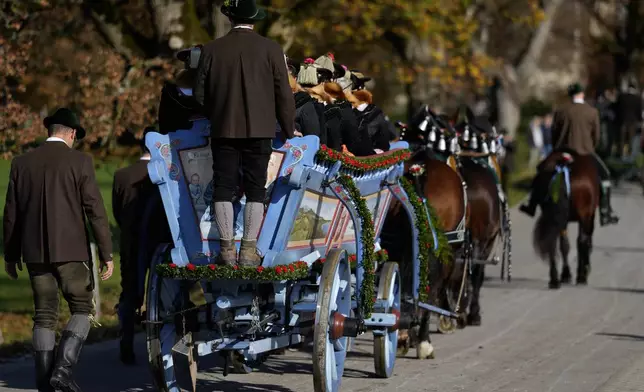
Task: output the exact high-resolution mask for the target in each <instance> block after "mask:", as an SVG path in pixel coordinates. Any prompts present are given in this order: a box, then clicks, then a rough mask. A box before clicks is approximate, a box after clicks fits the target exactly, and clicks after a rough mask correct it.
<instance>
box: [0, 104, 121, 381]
mask: <svg viewBox="0 0 644 392" xmlns="http://www.w3.org/2000/svg"><path fill="white" fill-rule="evenodd" d="M44 125H45V127H46V128H47V129H48V131H49V138H48V139H47V141H46V142H45V143H44V144H43V145H42V146H40V147H38V148H36V149H35V150H33V151H31V152H28V153H26V154H24V155H22V156H19V157H16V158H15V159H14V160H13V162H12V164H11V174H10V177H9V185H8V188H7V200H6V204H5V209H4V249H5V261H6V264H5V270H6V272H7V274H8V275H9V276H10V277H11V278H12V279H16V278H17V277H18V274H17V269H19V270H22V262H24V263H25V264H26V265H27V271H28V272H29V279H30V281H31V288H32V290H33V297H34V308H35V315H34V328H33V346H34V351H35V361H36V384H37V388H38V391H41V392H42V391H48V392H53V391H54V390H59V391H63V392H78V391H80V388H79V387H78V385H77V384H76V382H75V381H74V379H73V377H72V368H73V366H74V365H75V364H76V363H77V362H78V358H79V356H80V353H81V350H82V347H83V343H84V342H85V339H86V338H87V334H88V333H89V329H90V317H91V315H92V313H93V310H94V304H93V302H92V301H93V291H94V288H95V282H94V278H93V274H92V265H91V261H92V258H91V252H90V246H89V245H90V242H89V233H88V232H87V226H86V220H89V224H90V226H91V227H92V231H93V233H94V237H95V239H96V242H97V244H98V253H99V258H100V262H101V273H102V274H101V279H102V280H106V279H108V278H109V277H110V276H111V275H112V271H113V268H114V266H113V264H112V243H111V238H110V237H111V235H110V228H109V224H108V220H107V213H106V211H105V206H104V205H103V199H102V198H101V194H100V192H99V189H98V184H97V183H96V179H95V175H94V166H93V163H92V158H91V157H90V156H89V155H87V154H84V153H82V152H79V151H76V150H74V149H73V148H72V146H73V143H74V141H75V140H80V139H82V138H83V137H84V136H85V130H84V129H83V128H82V127H81V126H80V124H79V122H78V118H77V117H76V115H74V113H72V112H71V111H70V110H69V109H64V108H63V109H59V110H57V111H56V113H54V115H53V116H51V117H47V118H46V119H45V121H44ZM59 290H61V291H62V292H63V296H64V298H65V300H66V301H67V303H68V305H69V309H70V312H71V314H72V316H71V318H70V320H69V322H68V323H67V326H66V327H65V329H64V330H63V332H62V337H61V339H60V342H59V346H58V351H57V356H56V358H55V359H54V346H55V342H56V334H55V328H56V324H57V322H58V301H59V296H58V291H59Z"/></svg>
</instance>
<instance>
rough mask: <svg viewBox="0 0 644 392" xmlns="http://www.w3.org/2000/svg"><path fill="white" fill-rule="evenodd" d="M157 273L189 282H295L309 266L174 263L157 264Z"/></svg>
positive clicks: (307, 270) (300, 262)
mask: <svg viewBox="0 0 644 392" xmlns="http://www.w3.org/2000/svg"><path fill="white" fill-rule="evenodd" d="M157 273H158V274H159V276H162V277H164V278H173V279H189V280H200V279H206V280H215V279H244V280H259V281H275V280H297V279H304V278H306V277H308V276H309V274H310V272H309V266H308V264H307V263H305V262H304V261H296V262H294V263H291V264H286V265H277V266H275V267H263V266H259V267H242V266H237V265H234V266H230V265H216V264H208V265H194V264H192V263H188V265H186V266H185V267H179V266H178V265H176V264H174V263H166V264H159V265H158V266H157Z"/></svg>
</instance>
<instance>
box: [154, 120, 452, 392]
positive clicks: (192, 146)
mask: <svg viewBox="0 0 644 392" xmlns="http://www.w3.org/2000/svg"><path fill="white" fill-rule="evenodd" d="M209 134H210V127H209V123H208V121H206V120H197V121H195V122H194V123H193V127H192V129H190V130H180V131H176V132H172V133H170V134H167V135H161V134H157V133H150V134H148V135H147V136H146V146H147V147H148V148H149V150H150V151H151V154H152V159H151V161H150V163H149V166H148V171H149V175H150V178H151V179H152V182H153V183H155V184H157V185H158V187H159V190H160V194H161V198H162V201H163V207H164V210H165V213H166V215H167V220H168V223H169V226H170V231H171V234H172V239H173V243H172V244H165V245H161V246H159V248H158V249H157V251H156V254H155V255H154V258H153V260H152V264H151V268H150V273H149V275H148V284H147V294H146V297H147V300H146V301H147V302H146V307H147V312H146V314H147V316H146V331H147V345H148V352H149V362H150V365H151V368H152V372H153V376H154V380H155V384H156V386H157V388H158V389H159V390H161V391H180V390H181V389H187V390H194V389H195V388H196V375H197V361H198V359H199V358H200V357H204V356H207V355H210V354H213V353H220V354H222V355H223V357H224V360H225V361H226V366H225V370H224V372H226V371H227V369H228V365H232V366H233V367H234V368H236V369H237V370H241V371H250V369H251V368H252V367H256V366H258V365H259V364H261V362H262V361H263V360H265V359H266V357H267V356H268V355H269V354H271V353H274V352H276V351H278V350H281V349H284V348H286V347H289V346H293V345H297V344H300V343H303V342H307V341H308V340H309V339H312V340H313V357H312V360H313V370H314V371H313V379H314V387H315V390H316V391H338V390H339V389H340V383H341V379H342V373H343V370H344V363H345V358H346V354H347V349H348V346H349V339H350V338H352V337H356V336H358V335H359V334H362V333H365V332H367V331H371V332H372V333H373V340H374V365H375V371H376V374H377V375H378V376H380V377H389V376H391V375H392V372H393V368H394V364H395V360H396V349H397V341H398V330H399V328H401V323H404V322H405V320H407V319H409V318H408V317H405V315H404V314H402V313H401V307H402V305H403V303H407V304H411V306H412V307H413V308H414V309H417V308H418V307H419V306H420V307H423V308H425V309H430V310H432V311H435V312H439V313H442V314H444V315H447V316H453V314H451V313H450V312H446V311H442V310H441V309H438V308H435V307H433V306H432V305H430V304H428V303H426V302H427V301H426V300H425V296H424V295H423V291H424V290H421V287H423V288H424V287H425V286H424V284H426V281H427V279H428V275H429V260H427V257H422V255H423V254H425V253H426V252H427V249H431V248H432V244H431V243H428V242H431V235H430V236H429V237H430V239H429V240H427V239H425V240H423V241H424V242H421V241H419V238H420V237H419V235H420V234H419V229H418V228H419V227H421V228H422V227H425V228H427V227H430V228H431V219H430V217H429V214H428V212H427V209H426V208H424V209H423V208H422V207H420V206H421V204H422V199H421V198H419V197H418V196H417V195H413V194H409V193H408V192H406V189H407V190H409V189H408V188H404V187H403V186H401V176H402V175H403V171H404V161H405V160H406V159H408V158H409V151H408V149H407V147H408V145H407V143H405V142H397V143H394V144H392V146H391V150H390V151H389V152H387V153H384V154H381V155H376V156H371V157H364V158H355V157H352V156H349V155H345V154H342V153H340V152H336V151H332V150H329V149H327V148H326V147H325V146H320V144H319V139H318V138H317V137H315V136H307V137H302V138H296V139H292V140H289V141H287V142H286V143H285V144H284V145H282V146H281V147H280V148H279V149H276V150H274V151H273V154H272V156H271V160H270V164H269V170H268V181H267V184H266V187H267V200H266V203H265V206H266V210H265V218H264V221H263V224H262V228H261V231H260V234H259V238H258V241H257V246H258V250H259V252H260V253H261V254H262V256H263V262H262V264H261V266H259V267H257V268H252V267H242V266H224V265H217V264H216V262H215V260H216V256H217V254H218V248H219V234H218V232H217V228H216V225H215V223H214V217H213V214H212V210H211V205H212V203H211V201H212V182H211V179H212V155H211V149H210V145H209ZM393 200H397V202H398V203H400V204H401V205H402V206H403V208H404V210H405V211H406V214H407V215H408V217H409V218H410V222H411V226H412V228H411V230H412V233H413V241H412V242H413V246H412V255H413V257H412V259H413V267H412V268H410V269H411V270H412V271H413V277H410V279H409V282H412V283H411V284H412V287H407V290H405V292H407V293H409V295H408V296H405V295H403V290H402V287H401V286H402V283H401V282H402V278H401V272H400V270H399V266H398V264H397V263H395V262H392V261H388V260H387V252H386V251H385V250H382V249H380V246H379V235H380V232H381V229H382V226H383V222H384V220H385V218H386V216H387V212H388V209H389V206H390V204H391V203H392V202H393ZM234 204H235V213H236V218H235V221H236V222H240V221H241V220H242V219H241V216H243V213H242V210H243V208H244V199H243V198H242V199H240V200H238V201H236V202H235V203H234ZM236 226H237V227H236V232H237V236H236V240H237V241H239V240H240V239H241V232H242V228H241V227H240V226H241V224H238V225H236ZM432 230H433V229H432ZM426 237H427V236H425V237H423V238H426ZM433 245H434V246H435V245H436V244H435V243H434V244H433ZM423 301H424V302H423Z"/></svg>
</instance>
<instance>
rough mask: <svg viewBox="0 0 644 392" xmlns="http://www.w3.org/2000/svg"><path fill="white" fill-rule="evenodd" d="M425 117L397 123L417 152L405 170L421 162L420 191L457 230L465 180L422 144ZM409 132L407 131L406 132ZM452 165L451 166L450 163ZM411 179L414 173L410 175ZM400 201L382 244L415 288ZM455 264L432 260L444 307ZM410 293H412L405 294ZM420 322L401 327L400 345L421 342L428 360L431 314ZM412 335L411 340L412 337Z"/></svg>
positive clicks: (434, 287) (420, 353) (435, 288)
mask: <svg viewBox="0 0 644 392" xmlns="http://www.w3.org/2000/svg"><path fill="white" fill-rule="evenodd" d="M424 116H425V114H424V112H423V110H421V111H420V112H419V114H418V115H417V116H415V118H414V119H412V121H414V123H413V124H411V126H409V127H408V126H407V125H404V124H398V125H399V126H400V127H402V128H403V132H402V134H401V139H402V140H406V141H409V142H410V146H411V147H412V149H414V150H416V153H415V154H414V156H413V157H412V159H411V160H410V161H409V162H408V163H407V165H406V172H407V173H409V168H410V166H411V165H412V164H421V165H422V166H423V168H424V170H425V175H423V176H421V177H420V178H419V181H417V182H416V185H417V191H418V193H419V194H421V195H423V196H424V197H425V198H426V199H427V200H428V202H429V204H430V205H431V206H432V207H433V209H434V210H435V212H436V218H437V219H438V221H439V222H440V225H441V228H442V229H443V230H445V232H453V231H455V230H457V228H458V227H459V224H460V223H461V221H462V220H463V218H464V216H465V215H466V203H465V193H464V191H463V181H462V179H461V178H460V176H459V174H458V173H457V171H456V170H457V169H456V165H455V162H454V160H453V159H452V160H451V161H450V160H448V163H445V162H443V161H442V160H439V159H436V158H435V157H434V156H433V155H432V154H431V151H428V150H426V149H424V148H423V146H419V145H418V142H419V141H420V142H421V143H422V144H424V139H423V138H424V135H422V131H420V130H419V128H418V124H419V123H420V121H421V120H422V118H423V117H424ZM405 131H407V132H405ZM450 164H451V165H450ZM407 176H408V177H409V178H412V176H411V175H409V174H407ZM401 207H402V205H401V204H400V203H398V202H396V203H392V205H391V207H390V210H389V213H388V215H387V220H386V221H385V225H384V227H383V236H382V239H383V245H384V247H385V248H386V249H387V250H388V251H389V253H390V255H391V256H393V257H394V260H400V261H401V265H400V267H401V276H402V277H403V288H410V287H413V285H412V279H413V276H412V274H413V263H412V262H411V261H412V252H411V249H412V246H411V238H412V235H411V234H412V233H411V226H410V224H409V219H408V217H407V216H406V214H405V213H404V210H403V209H402V208H401ZM462 244H463V242H460V243H457V244H454V246H455V250H456V251H457V252H458V251H460V252H463V249H461V248H463V247H462ZM454 266H455V263H449V264H444V263H441V262H439V261H438V260H437V259H436V258H434V257H433V255H432V258H431V260H430V282H429V283H430V289H431V291H430V293H429V294H430V301H429V302H430V303H432V304H435V305H437V306H439V307H442V308H449V304H448V298H447V296H446V287H447V286H448V285H449V281H450V279H451V277H452V276H453V275H454V274H453V271H454ZM406 294H407V296H410V295H412V294H413V293H410V292H408V293H406ZM419 316H420V321H419V322H418V323H417V325H414V324H412V325H411V327H412V331H414V333H413V334H414V335H417V336H411V337H410V336H409V335H408V334H407V333H406V332H407V331H406V330H401V333H400V335H399V336H400V338H399V345H401V346H402V347H405V346H407V347H409V346H410V345H411V343H412V341H413V340H417V341H418V342H419V344H418V346H417V357H418V358H419V359H425V358H429V357H432V356H433V351H434V349H433V346H432V344H431V340H430V336H429V324H430V313H429V312H428V311H425V310H420V315H419ZM410 338H412V339H410Z"/></svg>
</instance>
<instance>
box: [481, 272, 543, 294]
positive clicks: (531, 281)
mask: <svg viewBox="0 0 644 392" xmlns="http://www.w3.org/2000/svg"><path fill="white" fill-rule="evenodd" d="M483 288H484V289H485V288H493V289H503V290H538V291H542V290H545V291H547V290H548V281H547V280H546V279H545V278H544V279H535V278H512V281H510V282H508V281H507V280H505V281H504V280H501V279H500V278H499V277H497V276H494V277H488V276H486V277H485V282H483Z"/></svg>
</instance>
